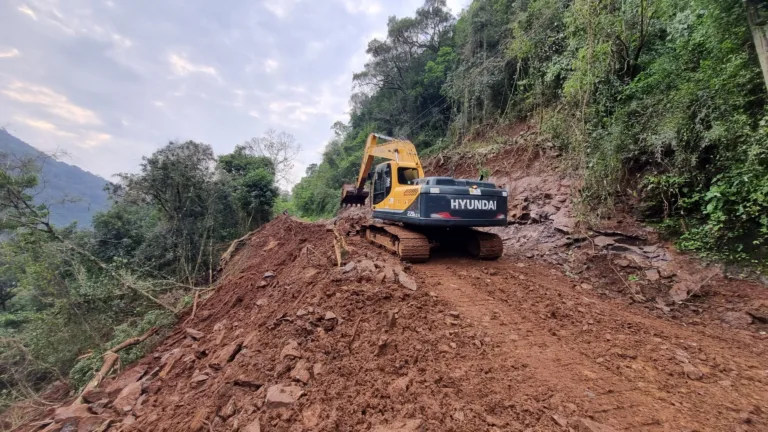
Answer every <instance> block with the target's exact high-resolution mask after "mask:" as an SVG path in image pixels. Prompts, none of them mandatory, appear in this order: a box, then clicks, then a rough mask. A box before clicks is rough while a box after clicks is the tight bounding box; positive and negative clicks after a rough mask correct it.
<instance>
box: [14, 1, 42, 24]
mask: <svg viewBox="0 0 768 432" xmlns="http://www.w3.org/2000/svg"><path fill="white" fill-rule="evenodd" d="M16 9H17V10H18V11H19V12H21V13H23V14H25V15H28V16H30V17H31V18H32V19H33V20H35V21H37V14H35V12H34V11H33V10H32V9H30V8H29V6H27V5H25V4H23V5H21V6H19V7H18V8H16Z"/></svg>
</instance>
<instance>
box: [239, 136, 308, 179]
mask: <svg viewBox="0 0 768 432" xmlns="http://www.w3.org/2000/svg"><path fill="white" fill-rule="evenodd" d="M243 148H244V149H247V150H248V152H250V153H251V154H253V155H257V156H265V157H267V158H269V160H271V161H272V164H273V166H274V175H275V180H276V182H277V183H278V184H287V183H288V182H289V181H290V176H291V170H292V169H293V165H294V162H295V161H296V157H297V156H298V155H299V153H300V152H301V145H299V144H298V143H297V142H296V138H295V137H294V136H293V135H291V134H289V133H287V132H277V131H275V130H274V129H269V130H268V131H267V132H266V133H265V134H264V136H262V137H258V138H251V139H250V140H249V141H247V142H246V143H245V144H243Z"/></svg>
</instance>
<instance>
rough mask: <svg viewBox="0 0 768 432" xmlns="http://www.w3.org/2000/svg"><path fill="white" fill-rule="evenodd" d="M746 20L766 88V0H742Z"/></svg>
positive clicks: (767, 72)
mask: <svg viewBox="0 0 768 432" xmlns="http://www.w3.org/2000/svg"><path fill="white" fill-rule="evenodd" d="M744 6H746V8H747V21H748V22H749V29H750V31H751V32H752V39H753V40H754V41H755V49H756V50H757V58H758V59H760V67H761V68H762V69H763V80H764V81H765V86H766V88H768V0H744Z"/></svg>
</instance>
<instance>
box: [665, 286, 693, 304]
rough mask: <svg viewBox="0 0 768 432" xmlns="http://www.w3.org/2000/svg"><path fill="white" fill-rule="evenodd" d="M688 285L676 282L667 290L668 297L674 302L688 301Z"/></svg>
mask: <svg viewBox="0 0 768 432" xmlns="http://www.w3.org/2000/svg"><path fill="white" fill-rule="evenodd" d="M688 286H689V284H688V283H685V282H678V283H676V284H674V285H673V286H672V288H670V290H669V296H670V297H671V298H672V300H674V301H675V302H678V303H679V302H682V301H685V300H687V299H688Z"/></svg>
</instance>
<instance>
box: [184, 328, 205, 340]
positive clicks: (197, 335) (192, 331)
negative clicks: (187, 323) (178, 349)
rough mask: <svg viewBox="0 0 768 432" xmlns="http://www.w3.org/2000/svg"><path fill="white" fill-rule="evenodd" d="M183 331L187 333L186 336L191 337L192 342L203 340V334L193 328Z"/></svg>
mask: <svg viewBox="0 0 768 432" xmlns="http://www.w3.org/2000/svg"><path fill="white" fill-rule="evenodd" d="M184 331H185V332H187V336H189V337H191V338H192V339H194V340H200V339H202V338H203V336H205V333H203V332H201V331H197V330H195V329H193V328H185V329H184Z"/></svg>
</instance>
